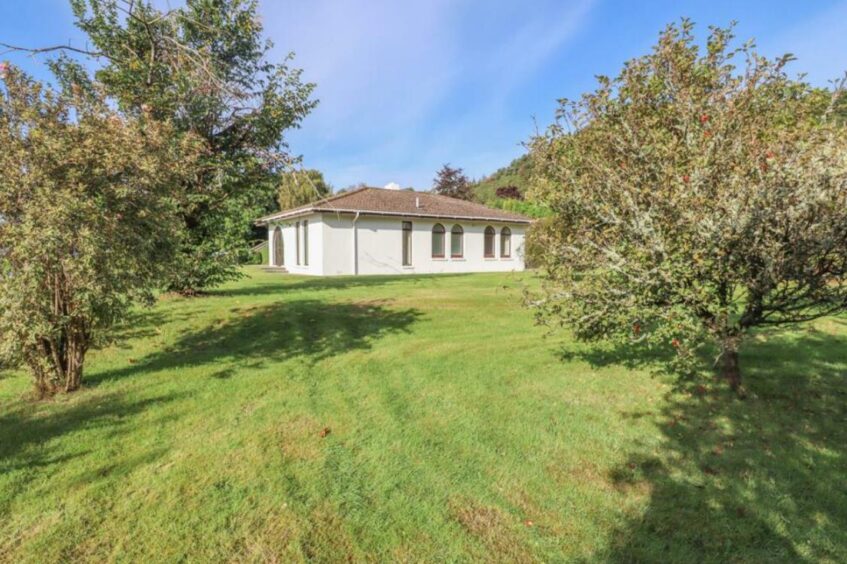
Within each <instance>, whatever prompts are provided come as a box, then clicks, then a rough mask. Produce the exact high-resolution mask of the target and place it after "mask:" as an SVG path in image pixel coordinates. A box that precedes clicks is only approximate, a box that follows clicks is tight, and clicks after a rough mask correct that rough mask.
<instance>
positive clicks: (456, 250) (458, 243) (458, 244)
mask: <svg viewBox="0 0 847 564" xmlns="http://www.w3.org/2000/svg"><path fill="white" fill-rule="evenodd" d="M464 236H465V230H464V229H462V226H461V225H454V226H453V229H451V230H450V256H451V257H453V258H462V255H463V254H464V249H465V244H464Z"/></svg>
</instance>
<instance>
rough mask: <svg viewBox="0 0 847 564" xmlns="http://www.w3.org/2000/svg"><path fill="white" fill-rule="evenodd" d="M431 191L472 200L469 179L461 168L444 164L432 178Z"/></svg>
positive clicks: (472, 195)
mask: <svg viewBox="0 0 847 564" xmlns="http://www.w3.org/2000/svg"><path fill="white" fill-rule="evenodd" d="M432 191H433V192H435V193H436V194H440V195H442V196H450V197H451V198H458V199H460V200H473V199H474V193H473V190H471V186H470V181H469V180H468V177H467V176H465V173H464V172H463V171H462V169H461V168H453V167H451V166H450V165H449V164H445V165H444V166H443V167H441V170H439V171H438V174H437V175H436V177H435V180H433V186H432Z"/></svg>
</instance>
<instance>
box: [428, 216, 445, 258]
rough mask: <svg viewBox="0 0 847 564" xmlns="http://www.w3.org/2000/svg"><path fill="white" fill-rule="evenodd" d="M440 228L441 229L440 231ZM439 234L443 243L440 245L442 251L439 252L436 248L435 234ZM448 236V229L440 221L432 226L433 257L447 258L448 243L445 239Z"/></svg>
mask: <svg viewBox="0 0 847 564" xmlns="http://www.w3.org/2000/svg"><path fill="white" fill-rule="evenodd" d="M439 229H440V231H439ZM436 234H438V235H440V236H441V244H440V245H439V247H440V249H441V252H440V253H437V252H436V249H435V235H436ZM446 238H447V231H446V230H445V229H444V226H443V225H441V224H440V223H436V224H435V225H433V226H432V249H431V250H432V258H434V259H443V258H445V251H446V250H447V249H446V245H445V244H444V243H445V239H446Z"/></svg>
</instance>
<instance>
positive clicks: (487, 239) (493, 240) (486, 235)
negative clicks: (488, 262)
mask: <svg viewBox="0 0 847 564" xmlns="http://www.w3.org/2000/svg"><path fill="white" fill-rule="evenodd" d="M489 243H490V244H491V252H490V253H489V252H488V245H489ZM482 256H483V258H497V230H496V229H494V228H493V227H492V226H490V225H486V226H485V230H484V231H483V234H482Z"/></svg>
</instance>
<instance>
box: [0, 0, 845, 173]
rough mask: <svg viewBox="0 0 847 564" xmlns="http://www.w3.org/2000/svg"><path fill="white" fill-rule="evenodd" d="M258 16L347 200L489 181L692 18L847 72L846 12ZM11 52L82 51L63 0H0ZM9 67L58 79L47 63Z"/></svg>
mask: <svg viewBox="0 0 847 564" xmlns="http://www.w3.org/2000/svg"><path fill="white" fill-rule="evenodd" d="M156 3H157V4H160V5H165V4H166V3H167V0H157V2H156ZM172 3H173V0H172ZM261 11H262V18H263V22H264V24H265V28H266V33H267V35H268V36H270V37H271V38H272V39H273V40H274V42H275V43H276V48H275V54H276V55H277V56H279V57H280V58H281V57H282V56H283V55H284V54H285V53H286V52H287V51H289V50H292V51H295V52H296V60H295V63H296V64H297V65H298V66H301V67H303V68H304V69H305V77H306V79H307V80H310V81H313V82H316V83H317V84H318V88H317V91H316V97H317V98H319V99H320V101H321V102H320V105H319V106H318V108H317V109H316V110H315V111H314V113H313V114H312V115H311V116H309V117H308V118H307V119H306V121H305V122H304V124H303V129H302V130H300V131H297V132H294V133H292V134H291V135H290V136H289V141H290V144H291V147H292V150H293V152H295V153H297V154H301V155H303V158H304V162H305V164H306V165H307V166H310V167H314V168H318V169H320V170H322V171H323V172H324V173H325V174H326V176H327V179H328V180H329V181H330V182H331V183H332V184H333V185H334V186H335V187H336V188H342V187H345V186H348V185H351V184H354V183H358V182H365V183H368V184H370V185H375V186H382V185H385V184H386V183H388V182H397V183H398V184H400V185H402V186H414V187H416V188H419V189H426V188H429V187H430V185H431V183H432V178H433V176H434V174H435V171H436V170H437V169H438V168H439V167H440V166H441V165H442V164H443V163H446V162H449V163H452V164H453V165H454V166H460V167H463V168H464V169H465V171H466V172H467V173H468V174H469V175H470V176H472V177H479V176H482V175H484V174H487V173H490V172H493V171H494V170H495V169H497V168H499V167H500V166H503V165H506V164H508V163H509V161H511V160H512V159H513V158H514V157H516V156H518V155H520V154H521V153H522V152H523V149H522V147H521V143H522V142H524V141H526V140H527V139H528V138H529V136H531V135H532V133H533V132H534V130H535V128H536V125H537V126H538V127H542V128H543V127H544V126H545V125H547V124H548V123H549V122H550V120H551V119H552V116H553V111H554V109H555V107H556V99H558V98H562V97H571V98H572V97H576V96H578V95H579V94H580V93H581V92H584V91H586V90H588V89H591V88H592V87H593V85H594V82H595V81H594V76H595V75H597V74H614V73H615V72H616V71H617V70H618V69H619V68H620V66H621V64H622V63H623V62H624V61H625V60H627V59H629V58H632V57H634V56H637V55H640V54H643V53H645V52H646V51H647V50H648V49H649V48H650V46H651V45H652V44H653V43H654V42H655V39H656V36H657V34H658V32H659V30H661V29H662V28H663V27H664V25H665V24H667V23H668V22H671V21H675V20H678V19H679V18H680V17H682V16H688V17H691V18H692V19H693V20H694V21H695V22H697V24H698V26H699V28H700V31H701V32H705V28H706V26H707V25H708V24H718V25H725V24H727V23H728V22H729V21H731V20H737V21H738V27H737V34H738V36H739V38H741V39H748V38H754V39H755V40H756V42H757V44H758V46H759V50H760V51H761V52H763V53H764V54H767V55H771V56H773V55H778V54H782V53H785V52H791V53H794V54H795V55H797V56H798V57H799V60H798V61H797V62H795V63H794V64H793V70H794V71H795V72H797V73H800V72H803V73H807V75H808V78H809V80H811V81H812V82H814V83H817V84H820V85H825V84H826V83H827V81H828V80H830V79H833V78H836V77H838V76H839V75H840V74H841V73H842V72H843V71H845V70H847V0H838V1H836V0H833V1H826V0H805V1H800V0H794V1H785V0H770V1H759V0H748V1H743V0H736V1H715V0H711V1H698V2H694V1H681V0H676V1H673V0H666V1H649V0H644V1H641V2H635V1H622V0H618V1H612V0H523V1H520V0H508V1H507V0H414V1H412V0H404V1H397V0H310V1H298V2H294V1H286V2H283V1H280V0H264V1H263V2H262V8H261ZM0 41H4V42H8V43H18V44H25V45H39V46H43V45H46V44H54V43H62V42H68V41H71V42H72V44H74V45H77V46H83V45H84V37H82V36H81V34H80V33H79V32H78V31H77V30H76V29H75V28H74V27H73V22H72V18H71V14H70V10H69V8H68V6H67V2H66V1H65V0H0ZM4 58H5V59H8V60H11V61H12V62H14V63H15V64H18V65H20V66H23V67H24V68H26V69H27V70H28V71H29V72H31V73H33V74H36V75H37V76H41V77H46V70H45V68H44V65H43V61H44V58H43V57H41V58H35V59H33V58H31V57H25V56H21V55H15V56H13V55H5V56H4Z"/></svg>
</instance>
